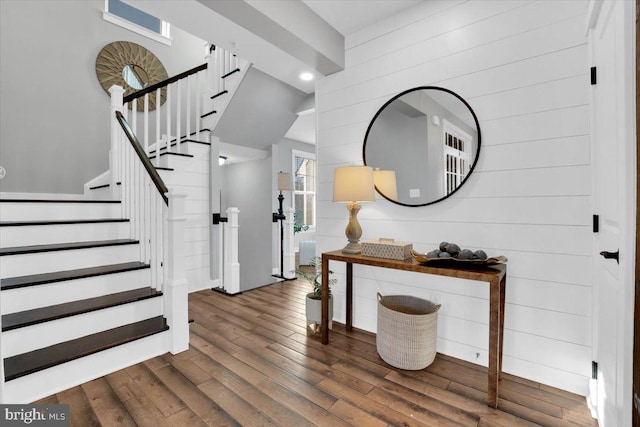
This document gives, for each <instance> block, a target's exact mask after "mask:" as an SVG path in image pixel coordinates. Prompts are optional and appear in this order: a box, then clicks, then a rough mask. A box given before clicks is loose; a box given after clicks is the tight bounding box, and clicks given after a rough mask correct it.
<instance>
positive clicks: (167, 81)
mask: <svg viewBox="0 0 640 427" xmlns="http://www.w3.org/2000/svg"><path fill="white" fill-rule="evenodd" d="M207 67H208V64H207V63H204V64H202V65H198V66H197V67H195V68H192V69H190V70H188V71H185V72H184V73H180V74H177V75H175V76H173V77H169V78H168V79H165V80H163V81H161V82H158V83H156V84H153V85H151V86H149V87H146V88H144V89H142V90H139V91H137V92H134V93H132V94H131V95H127V96H125V97H124V98H122V102H124V103H125V104H126V103H127V102H131V101H133V100H135V99H138V98H141V97H143V96H145V95H146V94H148V93H152V92H155V91H156V90H158V89H161V88H163V87H165V86H168V85H170V84H171V83H174V82H177V81H178V80H182V79H184V78H185V77H189V76H190V75H191V74H195V73H197V72H200V71H202V70H206V69H207Z"/></svg>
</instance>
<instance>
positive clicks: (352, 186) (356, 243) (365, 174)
mask: <svg viewBox="0 0 640 427" xmlns="http://www.w3.org/2000/svg"><path fill="white" fill-rule="evenodd" d="M333 201H334V202H338V203H348V204H347V209H348V210H349V224H347V228H346V229H345V235H346V236H347V240H349V243H348V244H347V245H346V246H345V247H344V248H343V249H342V252H343V253H348V254H359V253H360V252H361V248H362V247H361V245H360V237H361V236H362V228H361V227H360V223H359V222H358V211H359V210H360V204H359V203H358V202H373V201H375V190H374V184H373V168H371V167H370V166H344V167H338V168H336V169H335V171H334V175H333Z"/></svg>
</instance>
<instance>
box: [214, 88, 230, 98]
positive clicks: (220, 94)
mask: <svg viewBox="0 0 640 427" xmlns="http://www.w3.org/2000/svg"><path fill="white" fill-rule="evenodd" d="M225 93H229V91H228V90H226V89H225V90H223V91H222V92H218V93H216V94H215V95H212V96H211V99H216V98H217V97H219V96H222V95H224V94H225Z"/></svg>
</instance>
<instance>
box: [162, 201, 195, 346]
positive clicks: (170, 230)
mask: <svg viewBox="0 0 640 427" xmlns="http://www.w3.org/2000/svg"><path fill="white" fill-rule="evenodd" d="M167 196H168V198H169V207H168V215H167V217H166V218H167V219H166V221H167V228H166V230H167V235H166V239H167V244H166V246H165V247H166V248H167V254H166V256H165V261H166V265H165V268H166V274H165V278H166V280H165V286H164V287H163V292H164V294H165V297H164V313H165V317H166V318H167V322H168V324H169V333H170V336H171V343H170V345H169V351H171V353H173V354H176V353H180V352H181V351H185V350H187V349H188V348H189V302H188V294H189V283H188V282H187V279H186V277H185V268H184V267H185V251H184V246H185V245H184V226H185V222H186V220H187V217H186V216H185V211H184V205H185V199H186V198H187V194H186V193H178V192H176V191H174V190H169V192H168V193H167Z"/></svg>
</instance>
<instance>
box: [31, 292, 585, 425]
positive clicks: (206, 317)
mask: <svg viewBox="0 0 640 427" xmlns="http://www.w3.org/2000/svg"><path fill="white" fill-rule="evenodd" d="M310 288H311V287H310V285H309V284H308V283H305V282H302V281H300V280H297V281H290V282H283V283H279V284H275V285H271V286H268V287H264V288H261V289H257V290H254V291H251V292H247V293H245V294H242V295H238V296H236V297H229V296H226V295H223V294H220V293H217V292H213V291H202V292H198V293H194V294H191V296H190V317H191V318H192V319H194V322H193V323H192V324H191V326H190V328H191V342H190V349H189V350H188V351H186V352H183V353H181V354H178V355H175V356H173V355H170V354H166V355H164V356H161V357H156V358H154V359H152V360H149V361H147V362H144V363H140V364H138V365H135V366H132V367H130V368H127V369H124V370H122V371H118V372H115V373H113V374H111V375H107V376H106V377H103V378H99V379H97V380H94V381H91V382H88V383H85V384H82V385H81V386H78V387H74V388H72V389H69V390H66V391H63V392H61V393H58V394H56V395H53V396H50V397H48V398H45V399H43V400H41V401H40V402H38V403H47V402H49V403H68V404H69V405H70V413H71V425H72V426H82V427H86V426H97V425H104V426H120V425H130V426H133V425H139V426H153V427H159V426H166V425H170V426H205V425H208V426H226V425H243V426H244V425H246V426H265V425H277V426H287V427H289V426H291V427H297V426H310V425H317V426H347V425H355V426H367V427H369V426H456V425H462V426H509V427H511V426H533V425H544V426H576V425H578V426H597V423H596V422H595V421H594V420H592V419H591V417H590V415H589V411H588V409H587V406H586V402H585V399H584V397H581V396H577V395H574V394H571V393H568V392H565V391H562V390H558V389H554V388H552V387H548V386H545V385H542V384H538V383H535V382H532V381H529V380H525V379H522V378H518V377H514V376H512V375H508V374H503V380H502V382H501V390H500V400H499V409H497V410H495V409H491V408H489V407H487V405H486V404H485V399H486V387H487V386H486V381H487V374H486V368H483V367H480V366H477V365H474V364H471V363H468V362H465V361H461V360H458V359H454V358H452V357H448V356H444V355H440V354H439V355H438V356H437V357H436V360H435V362H434V363H433V364H432V365H431V366H429V367H428V368H427V369H425V370H422V371H402V370H398V369H394V368H392V367H390V366H389V365H387V364H386V363H384V362H383V361H382V360H381V359H380V358H379V356H378V354H377V352H376V344H375V335H373V334H370V333H367V332H362V331H354V332H347V331H345V329H344V327H343V326H341V325H338V324H335V323H334V327H333V331H332V332H331V344H330V345H329V346H323V345H322V344H320V342H319V341H318V340H317V339H314V338H310V337H307V335H306V329H305V318H304V295H305V293H306V292H308V291H309V290H310Z"/></svg>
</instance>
